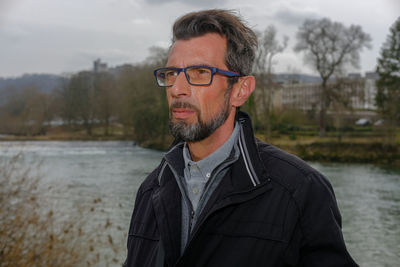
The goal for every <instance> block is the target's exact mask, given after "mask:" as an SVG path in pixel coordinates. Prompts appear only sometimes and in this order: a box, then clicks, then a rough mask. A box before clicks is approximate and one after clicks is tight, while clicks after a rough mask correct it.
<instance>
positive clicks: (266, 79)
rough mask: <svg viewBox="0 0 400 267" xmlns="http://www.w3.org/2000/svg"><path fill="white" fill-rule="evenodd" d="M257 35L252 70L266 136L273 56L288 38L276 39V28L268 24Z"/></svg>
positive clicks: (270, 102)
mask: <svg viewBox="0 0 400 267" xmlns="http://www.w3.org/2000/svg"><path fill="white" fill-rule="evenodd" d="M256 34H257V37H258V49H257V53H256V59H255V65H254V71H255V74H256V76H257V87H258V88H259V89H260V90H261V101H262V110H263V112H262V113H263V115H264V116H265V121H264V122H265V130H266V138H267V139H268V138H270V136H271V126H270V113H271V104H272V97H273V94H272V93H273V89H274V83H273V80H272V78H273V77H272V76H273V75H272V65H273V64H274V61H273V58H274V56H275V55H276V54H278V53H281V52H282V51H283V50H285V48H286V46H287V42H288V40H289V38H288V37H287V36H285V37H284V38H283V41H282V42H279V41H278V40H277V37H276V34H277V31H276V28H275V27H274V26H273V25H270V26H268V27H267V28H266V29H265V30H264V32H262V33H260V32H258V33H256Z"/></svg>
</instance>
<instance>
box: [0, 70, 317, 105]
mask: <svg viewBox="0 0 400 267" xmlns="http://www.w3.org/2000/svg"><path fill="white" fill-rule="evenodd" d="M126 66H128V65H126ZM123 67H124V66H118V67H115V68H110V69H109V72H111V73H112V74H113V75H117V74H118V72H120V71H121V70H122V69H123ZM63 79H65V78H64V76H62V75H54V74H25V75H23V76H20V77H16V78H0V105H2V104H4V103H6V102H7V99H8V97H9V96H10V95H12V94H13V93H15V90H21V89H22V88H26V87H32V86H34V87H36V88H37V89H39V90H40V91H41V92H44V93H50V92H52V91H53V90H54V89H56V88H59V87H60V86H61V85H62V81H63ZM274 80H275V82H278V83H291V82H295V83H319V82H321V78H320V77H318V76H313V75H306V74H293V73H290V74H289V73H279V74H276V75H275V79H274Z"/></svg>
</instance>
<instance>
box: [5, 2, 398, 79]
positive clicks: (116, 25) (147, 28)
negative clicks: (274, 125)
mask: <svg viewBox="0 0 400 267" xmlns="http://www.w3.org/2000/svg"><path fill="white" fill-rule="evenodd" d="M208 8H227V9H236V10H238V11H239V12H240V14H241V15H242V16H243V17H244V18H245V20H246V21H247V22H248V23H249V25H250V26H251V27H252V28H253V29H256V30H263V29H265V28H266V27H267V26H268V25H270V24H273V25H275V26H276V28H277V29H278V36H279V39H282V38H283V35H287V36H289V38H290V40H289V46H288V48H287V49H286V50H285V52H284V53H282V54H279V55H277V56H276V57H275V60H276V64H275V65H274V71H276V72H301V73H313V71H312V70H311V69H310V68H309V67H307V66H305V65H304V63H303V60H302V55H300V54H295V53H294V52H293V46H294V44H295V41H296V39H295V33H296V31H297V29H298V27H299V26H300V25H301V24H302V23H303V21H304V20H305V19H306V18H322V17H328V18H330V19H331V20H333V21H338V22H342V23H344V24H345V25H346V26H349V25H351V24H355V25H361V26H362V28H363V30H364V31H365V32H367V33H369V34H370V35H371V37H372V40H373V42H372V44H373V48H372V49H371V50H365V51H363V53H362V54H361V69H360V70H359V71H360V72H365V71H370V70H374V69H375V66H376V58H377V56H378V55H379V50H380V47H381V45H382V43H383V42H384V41H385V39H386V36H387V34H388V33H389V28H390V26H391V25H392V24H393V23H394V21H395V20H396V18H397V17H398V16H399V15H400V1H399V0H335V1H330V0H329V1H328V0H327V1H321V0H186V1H185V0H0V77H11V76H19V75H22V74H24V73H53V74H60V73H64V72H77V71H80V70H85V69H90V68H91V67H92V62H93V61H94V60H95V59H97V58H101V59H102V61H104V62H106V63H108V65H109V66H116V65H121V64H124V63H136V62H141V61H143V60H145V58H146V57H147V56H148V53H149V50H148V48H149V47H151V46H163V47H167V46H168V45H169V42H170V38H171V26H172V24H173V22H174V21H175V19H176V18H177V17H179V16H181V15H183V14H185V13H187V12H190V11H194V10H200V9H208Z"/></svg>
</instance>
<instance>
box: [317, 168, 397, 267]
mask: <svg viewBox="0 0 400 267" xmlns="http://www.w3.org/2000/svg"><path fill="white" fill-rule="evenodd" d="M312 165H313V166H314V167H315V168H316V169H318V170H320V171H321V172H323V173H324V174H325V175H326V176H327V177H329V179H330V181H331V183H332V185H333V187H334V189H335V193H336V197H337V200H338V205H339V207H340V210H341V212H342V217H343V233H344V237H345V240H346V241H347V246H348V249H349V251H350V253H351V255H352V256H353V257H354V258H355V259H356V260H357V262H358V263H359V264H360V266H371V267H372V266H396V265H397V264H398V262H399V260H400V227H399V225H400V170H399V169H395V168H384V167H378V166H374V165H365V164H364V165H363V164H318V163H315V164H312Z"/></svg>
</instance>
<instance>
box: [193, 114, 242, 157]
mask: <svg viewBox="0 0 400 267" xmlns="http://www.w3.org/2000/svg"><path fill="white" fill-rule="evenodd" d="M234 122H235V114H234V113H233V114H232V113H231V114H230V115H229V117H228V118H227V119H226V121H225V122H224V123H223V124H222V125H221V126H220V127H218V129H217V130H215V132H213V133H212V134H211V135H210V136H209V137H207V138H205V139H203V140H201V141H197V142H187V145H188V148H189V151H190V156H191V157H192V160H193V161H199V160H202V159H204V158H205V157H207V156H208V155H210V154H211V153H213V152H214V151H216V150H217V149H218V148H219V147H220V146H222V145H223V144H224V143H225V142H226V141H227V140H228V139H229V137H230V136H231V134H232V132H233V128H234Z"/></svg>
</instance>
